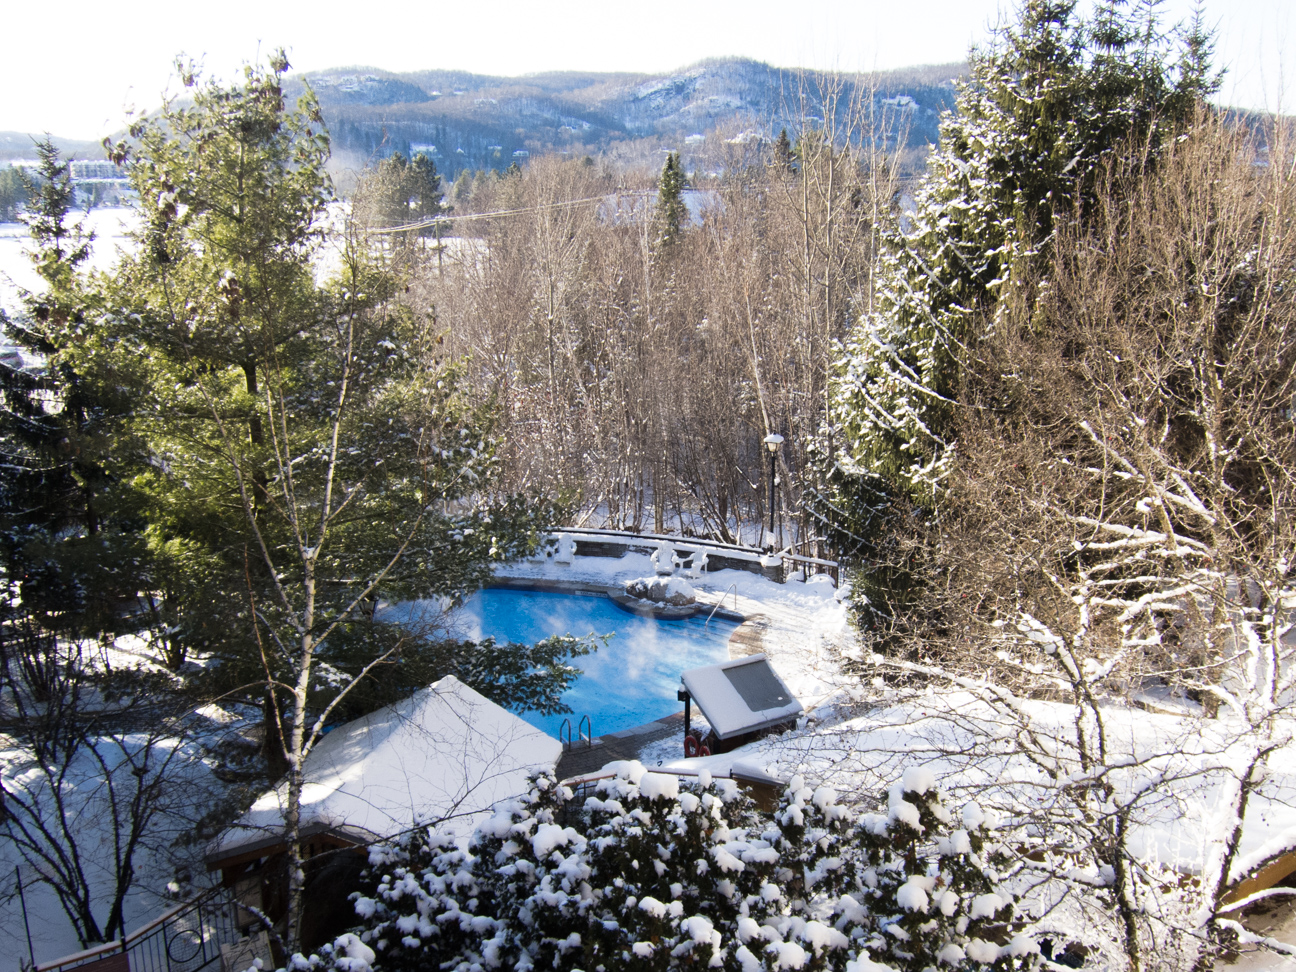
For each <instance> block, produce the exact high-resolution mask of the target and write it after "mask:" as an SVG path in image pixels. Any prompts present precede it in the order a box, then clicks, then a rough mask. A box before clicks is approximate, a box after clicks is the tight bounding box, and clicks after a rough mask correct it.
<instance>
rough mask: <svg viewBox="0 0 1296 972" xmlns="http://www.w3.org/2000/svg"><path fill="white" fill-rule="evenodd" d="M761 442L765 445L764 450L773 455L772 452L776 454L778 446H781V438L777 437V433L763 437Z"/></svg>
mask: <svg viewBox="0 0 1296 972" xmlns="http://www.w3.org/2000/svg"><path fill="white" fill-rule="evenodd" d="M761 441H762V442H764V443H765V448H766V449H768V450H769V451H770V452H771V453H774V452H778V451H779V446H781V445H782V444H783V436H781V435H779V434H778V433H777V432H771V433H770V434H769V435H767V436H765V438H764V439H762V440H761Z"/></svg>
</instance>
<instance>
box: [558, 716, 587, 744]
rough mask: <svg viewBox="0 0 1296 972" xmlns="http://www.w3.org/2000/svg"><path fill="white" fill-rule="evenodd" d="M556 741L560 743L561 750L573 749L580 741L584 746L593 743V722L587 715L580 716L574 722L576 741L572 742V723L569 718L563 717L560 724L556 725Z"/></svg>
mask: <svg viewBox="0 0 1296 972" xmlns="http://www.w3.org/2000/svg"><path fill="white" fill-rule="evenodd" d="M558 741H559V742H560V743H562V747H563V751H564V752H567V751H569V750H571V749H574V748H575V747H576V746H577V745H579V744H580V743H582V742H583V743H585V745H586V746H593V745H594V722H593V720H592V719H590V717H589V716H587V715H583V716H581V717H580V722H578V723H576V742H575V743H573V742H572V724H571V720H570V719H564V720H563V721H562V725H561V726H559V727H558Z"/></svg>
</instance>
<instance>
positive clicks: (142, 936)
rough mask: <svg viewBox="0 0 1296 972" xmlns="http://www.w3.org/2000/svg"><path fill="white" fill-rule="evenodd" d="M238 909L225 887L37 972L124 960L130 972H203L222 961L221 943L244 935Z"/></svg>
mask: <svg viewBox="0 0 1296 972" xmlns="http://www.w3.org/2000/svg"><path fill="white" fill-rule="evenodd" d="M234 909H235V905H234V903H233V902H232V901H230V900H229V897H228V895H227V893H226V890H225V889H224V888H213V889H212V890H210V891H207V892H206V893H204V894H202V895H200V896H199V897H197V898H195V899H193V900H192V901H186V902H185V903H184V904H181V905H177V906H176V907H174V908H172V909H171V910H170V911H167V912H165V913H164V914H162V915H160V916H159V917H157V918H154V919H153V920H152V921H150V922H149V923H148V924H146V925H144V926H143V927H141V928H137V929H136V930H135V931H133V932H131V933H130V934H129V935H125V936H123V937H122V938H121V939H120V940H119V941H116V942H106V943H105V944H103V945H96V946H95V947H94V948H88V949H86V950H85V951H82V952H76V953H75V954H73V955H67V956H64V957H63V958H61V959H55V960H54V961H53V962H44V963H42V964H40V965H38V966H36V969H35V972H63V970H66V969H75V968H85V967H87V966H90V965H92V964H97V963H99V962H105V961H111V960H113V959H114V958H116V959H117V962H116V963H115V964H120V959H121V957H125V958H126V960H127V962H128V963H129V964H128V968H129V969H130V972H202V970H204V969H207V968H208V967H209V966H212V965H213V964H215V963H219V962H220V957H221V954H220V950H221V946H222V945H228V944H232V943H234V942H236V941H238V940H239V939H240V938H241V937H242V935H241V933H240V932H239V929H238V926H237V924H236V923H235V914H234Z"/></svg>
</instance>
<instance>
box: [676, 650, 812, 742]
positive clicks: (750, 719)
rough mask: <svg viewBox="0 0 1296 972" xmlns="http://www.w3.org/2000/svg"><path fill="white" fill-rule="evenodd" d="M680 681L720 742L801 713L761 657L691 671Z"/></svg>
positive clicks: (681, 677)
mask: <svg viewBox="0 0 1296 972" xmlns="http://www.w3.org/2000/svg"><path fill="white" fill-rule="evenodd" d="M680 679H681V680H682V681H683V682H684V688H685V689H686V690H687V691H688V693H689V695H690V696H691V697H692V699H693V702H694V703H695V704H696V705H697V707H698V708H699V709H701V710H702V715H703V716H705V717H706V721H707V722H709V723H710V724H711V729H712V731H713V732H715V734H716V735H717V736H719V737H720V738H721V739H729V738H731V737H733V736H737V735H740V734H742V733H745V732H753V731H755V730H757V729H764V728H765V727H767V726H775V725H778V724H779V723H780V722H787V721H788V720H789V719H795V718H796V717H797V716H799V715H800V714H801V712H802V711H803V710H802V708H801V703H800V702H798V701H797V699H796V697H795V696H794V695H793V694H792V692H791V691H790V690H789V689H788V687H787V686H786V685H785V684H783V679H781V678H779V677H778V673H776V672H775V671H774V669H773V668H771V667H770V663H769V660H768V659H767V658H766V657H765V656H764V655H748V656H747V657H746V658H735V659H732V660H731V661H727V662H721V663H720V664H719V665H707V666H705V667H703V668H694V669H690V670H689V671H687V672H684V674H682V675H681V676H680Z"/></svg>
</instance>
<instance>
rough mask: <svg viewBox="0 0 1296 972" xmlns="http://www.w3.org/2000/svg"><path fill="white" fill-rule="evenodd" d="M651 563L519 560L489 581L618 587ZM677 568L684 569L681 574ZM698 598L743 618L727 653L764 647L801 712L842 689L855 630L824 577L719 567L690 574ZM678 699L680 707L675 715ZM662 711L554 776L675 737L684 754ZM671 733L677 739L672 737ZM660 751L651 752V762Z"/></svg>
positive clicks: (603, 739)
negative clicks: (776, 577)
mask: <svg viewBox="0 0 1296 972" xmlns="http://www.w3.org/2000/svg"><path fill="white" fill-rule="evenodd" d="M654 569H655V565H654V564H653V561H652V558H651V557H650V556H648V555H646V554H640V553H626V554H625V555H624V556H621V557H597V556H593V557H590V556H577V557H574V558H572V561H571V563H561V562H555V561H553V560H552V559H548V558H546V559H545V560H543V561H539V560H537V561H523V562H518V563H512V564H506V565H501V566H500V567H498V568H497V569H496V572H495V576H496V581H497V582H498V583H500V584H501V585H507V586H515V585H516V586H530V587H534V588H537V589H541V590H545V589H547V590H558V591H580V590H584V591H598V592H600V593H614V592H620V591H622V590H623V589H624V585H625V583H626V582H627V581H631V580H634V579H636V578H639V577H647V576H651V575H652V574H653V573H654ZM681 573H683V572H681ZM688 581H689V584H690V585H691V586H692V587H693V590H694V591H695V592H696V594H697V599H698V603H699V604H701V605H704V609H705V610H706V611H710V610H711V608H713V607H714V608H720V609H721V610H723V611H725V613H726V614H728V615H729V616H730V617H733V616H735V615H736V616H740V617H741V618H742V619H743V620H742V624H740V625H739V627H738V629H737V630H736V631H735V632H734V633H733V635H731V636H730V639H729V655H730V657H731V658H737V657H741V656H743V655H750V654H754V653H756V652H763V653H764V654H765V655H766V656H767V657H768V658H769V660H770V664H771V666H773V668H774V669H775V671H777V672H778V674H779V676H780V677H781V678H782V679H783V681H784V682H785V683H786V684H787V686H788V688H790V689H791V690H792V692H793V693H794V694H795V695H796V697H797V698H798V699H800V701H801V703H802V704H803V705H804V706H805V708H806V710H807V711H811V710H813V709H814V708H815V707H816V706H818V705H820V704H821V703H823V702H824V701H825V700H827V699H829V698H830V697H831V696H833V695H835V694H836V693H837V691H838V690H839V688H840V687H841V684H842V682H841V677H840V673H841V660H842V658H843V657H845V656H847V655H850V654H853V653H854V651H855V634H854V632H853V630H852V629H851V627H850V623H849V618H848V616H847V606H846V602H845V596H846V592H845V591H844V590H843V591H839V590H838V588H836V587H835V586H834V585H833V583H832V580H831V579H830V578H829V577H828V576H827V575H816V576H813V577H811V579H810V580H809V581H796V580H793V581H788V582H786V583H782V584H780V583H777V582H775V581H772V580H769V579H768V578H766V577H763V576H760V575H757V574H754V573H751V572H748V571H744V570H733V569H726V570H718V571H711V572H706V573H703V574H702V575H701V576H700V577H694V576H689V577H688ZM682 713H683V705H682V704H681V706H680V716H681V717H682ZM679 719H680V717H677V716H668V717H666V718H665V719H663V720H656V721H654V722H650V723H647V724H646V725H644V726H638V727H635V728H634V729H631V730H626V731H624V732H621V733H615V734H612V735H610V736H600V737H597V738H596V739H595V745H594V746H593V747H589V748H581V747H577V748H576V749H575V750H573V751H572V752H570V753H568V754H566V755H565V756H564V759H563V761H562V762H560V763H559V776H560V777H562V776H564V775H566V776H572V775H577V774H583V773H588V772H592V771H594V770H597V769H598V768H599V767H601V766H602V765H603V764H604V763H606V762H610V761H613V760H618V759H635V758H639V757H640V755H641V754H644V753H646V752H647V751H648V750H649V749H655V748H657V747H667V748H669V747H670V745H671V742H672V741H674V742H676V743H678V745H676V746H675V748H676V749H679V754H678V755H681V756H682V755H683V748H682V741H681V740H682V735H683V725H682V722H681V723H680V725H679V727H678V730H677V729H675V728H673V726H672V722H674V721H679ZM677 733H678V735H679V737H680V739H679V740H672V737H673V736H674V735H676V734H677ZM660 758H663V757H662V756H654V757H653V762H656V761H657V759H660Z"/></svg>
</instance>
